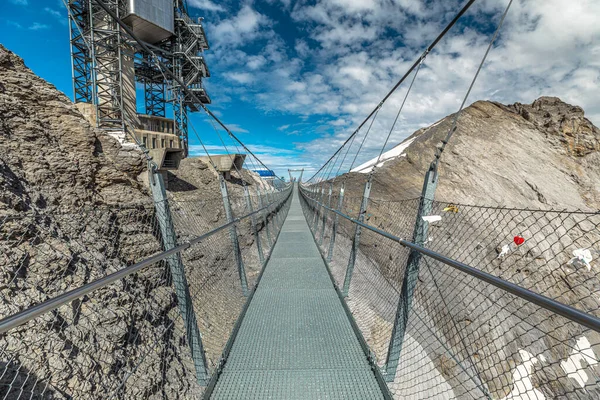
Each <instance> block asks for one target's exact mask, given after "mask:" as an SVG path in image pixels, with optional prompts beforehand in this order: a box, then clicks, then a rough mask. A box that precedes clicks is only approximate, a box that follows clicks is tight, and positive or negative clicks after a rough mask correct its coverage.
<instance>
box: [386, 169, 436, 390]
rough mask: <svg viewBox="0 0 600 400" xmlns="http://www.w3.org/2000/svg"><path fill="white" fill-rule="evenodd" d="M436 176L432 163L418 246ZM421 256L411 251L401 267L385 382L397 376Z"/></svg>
mask: <svg viewBox="0 0 600 400" xmlns="http://www.w3.org/2000/svg"><path fill="white" fill-rule="evenodd" d="M435 175H436V174H435V170H434V166H433V164H432V165H431V167H430V168H429V170H428V171H427V173H426V174H425V181H424V182H423V190H422V192H421V201H420V204H419V210H418V212H417V220H416V222H415V229H414V231H413V240H412V242H413V243H415V244H417V245H419V246H423V244H424V243H425V241H426V240H427V231H428V229H429V223H428V222H427V221H425V220H424V219H423V217H425V216H427V215H429V214H430V213H431V209H432V206H433V199H434V196H435V189H436V187H437V179H436V177H435ZM421 257H422V255H421V253H419V252H418V251H415V250H411V252H410V254H409V256H408V261H407V263H406V268H405V270H404V279H403V280H402V289H401V291H400V299H399V300H398V307H397V310H396V318H395V320H394V328H393V330H392V337H391V341H390V346H389V348H388V354H387V358H386V362H385V371H384V372H385V373H384V376H385V379H386V381H388V382H393V380H394V377H395V376H396V370H397V369H398V363H399V361H400V353H401V352H402V344H403V342H404V335H405V333H406V326H407V324H408V316H409V314H410V309H411V306H412V300H413V295H414V291H415V286H416V285H417V279H418V277H419V264H420V261H421Z"/></svg>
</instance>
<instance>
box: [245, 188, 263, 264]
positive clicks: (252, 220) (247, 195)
mask: <svg viewBox="0 0 600 400" xmlns="http://www.w3.org/2000/svg"><path fill="white" fill-rule="evenodd" d="M244 197H245V198H246V207H247V208H248V212H249V213H253V212H254V206H253V205H252V199H251V198H250V192H249V191H248V186H244ZM250 223H251V224H252V234H253V235H254V239H255V240H256V249H257V250H258V259H259V261H260V264H261V265H262V264H263V263H264V262H265V256H264V254H263V249H262V244H261V242H260V236H259V235H258V230H257V229H256V217H255V216H254V214H252V215H251V216H250Z"/></svg>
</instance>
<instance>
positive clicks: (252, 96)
mask: <svg viewBox="0 0 600 400" xmlns="http://www.w3.org/2000/svg"><path fill="white" fill-rule="evenodd" d="M463 3H464V1H458V0H427V1H416V0H312V1H309V2H306V1H292V0H263V1H241V2H239V1H220V2H216V1H214V2H213V1H210V0H188V5H189V7H190V14H191V15H192V16H193V17H199V16H202V17H204V21H205V22H204V25H205V29H206V32H207V36H208V39H209V43H210V45H211V49H210V50H209V51H208V52H206V54H205V56H206V59H207V63H208V66H209V69H210V71H211V74H212V76H211V78H209V79H207V80H206V82H205V85H206V87H207V90H208V92H209V95H210V96H211V98H212V100H213V104H212V105H211V106H210V107H211V109H212V110H213V111H214V112H215V113H216V114H217V115H218V116H219V117H220V118H221V119H222V120H223V121H224V122H225V123H226V124H227V125H228V126H230V127H231V129H232V130H233V131H234V132H235V133H236V135H238V136H239V138H240V139H241V140H242V141H244V142H245V143H247V144H248V145H249V146H250V148H251V149H252V150H253V151H254V152H255V153H256V154H257V155H259V157H260V158H261V159H263V160H264V161H265V163H267V164H268V165H270V166H273V168H274V169H276V171H277V172H278V173H279V174H280V175H281V174H284V173H285V169H286V167H287V166H291V167H294V168H300V167H305V168H307V169H308V170H313V171H314V170H315V169H317V168H318V167H319V166H320V165H321V163H322V162H323V161H324V160H326V159H327V158H328V157H329V156H330V155H331V153H332V152H333V151H335V149H336V148H337V147H338V146H339V145H340V144H341V143H342V142H343V140H344V139H345V138H346V137H347V136H348V135H349V134H350V133H351V132H352V131H353V130H354V128H355V127H356V126H357V125H358V123H359V122H360V121H361V120H362V119H363V118H364V117H365V116H366V115H367V114H368V113H369V111H370V110H371V109H372V108H373V107H375V105H376V104H377V103H378V102H379V100H380V99H381V97H382V96H383V95H384V94H385V93H386V92H387V91H388V90H389V88H391V87H392V86H393V84H394V83H395V81H396V80H397V79H398V78H399V77H400V76H401V75H402V74H403V73H404V71H405V70H406V69H407V68H408V66H409V65H410V64H412V62H413V61H414V60H415V59H416V58H417V57H418V55H419V54H420V53H421V52H422V49H423V48H424V47H426V45H427V44H428V43H429V42H430V41H431V40H432V39H433V38H434V37H435V36H436V35H437V33H438V32H439V31H440V30H441V29H442V27H443V26H444V25H445V24H446V23H447V22H448V21H449V20H450V19H451V18H452V17H453V15H454V14H455V13H456V12H457V10H458V9H459V8H460V7H461V6H462V4H463ZM506 4H507V0H480V1H478V2H477V3H476V6H474V7H473V8H472V9H471V10H470V11H469V12H468V14H467V15H466V16H465V18H463V19H462V20H461V22H460V24H459V25H458V26H456V27H455V28H454V29H453V30H452V31H451V32H450V34H449V35H448V37H447V38H446V39H444V40H443V41H442V42H441V43H440V45H439V46H438V48H437V50H436V51H434V52H433V53H432V54H430V55H429V56H428V58H427V60H426V61H425V64H424V67H423V69H422V71H421V72H420V73H419V77H418V79H417V81H416V83H415V86H414V88H413V91H412V92H411V95H410V97H409V99H408V101H407V104H406V106H405V109H404V111H403V114H402V115H401V118H400V121H399V123H398V124H397V125H396V127H395V129H394V132H393V134H392V138H391V140H390V144H389V145H388V147H387V148H390V147H392V146H394V145H395V144H397V143H399V142H400V141H401V140H403V139H404V138H405V137H406V136H408V135H410V134H411V133H412V132H414V131H415V130H416V129H418V128H420V127H423V126H427V125H429V124H431V123H434V122H435V121H437V120H438V119H440V118H442V117H444V116H446V115H447V114H450V113H452V112H454V111H456V110H457V108H458V106H459V104H460V101H461V100H462V97H463V96H464V93H465V91H466V89H467V87H468V84H469V81H470V79H471V77H472V75H473V73H474V71H475V68H476V66H477V63H478V62H479V60H480V59H481V57H482V55H483V53H484V51H485V47H486V46H487V43H488V41H489V35H490V33H491V32H492V31H493V29H494V28H495V24H496V23H497V21H498V18H499V15H500V13H501V12H502V10H503V9H504V7H505V6H506ZM598 15H600V2H598V1H594V0H580V1H577V2H572V1H569V0H544V1H542V0H538V1H532V0H530V1H523V0H515V3H514V4H513V7H512V9H511V11H510V14H509V16H508V19H507V21H506V24H505V27H504V29H503V31H502V35H501V36H500V38H499V40H498V42H497V46H496V47H495V48H494V50H493V51H492V53H491V55H490V57H489V62H488V63H487V65H486V67H485V69H484V71H483V73H482V74H481V77H480V78H479V81H478V83H477V85H476V87H475V90H474V91H473V93H472V95H471V97H470V99H469V100H470V101H469V103H471V102H473V101H475V100H479V99H491V100H496V101H500V102H504V103H512V102H515V101H519V102H523V103H530V102H532V101H533V100H534V99H535V98H537V97H539V96H541V95H554V96H559V97H561V98H562V99H563V100H565V101H568V102H570V103H572V104H577V105H580V106H582V107H584V109H585V110H586V113H587V115H588V117H589V118H590V119H591V120H592V121H593V122H595V123H596V124H598V123H600V105H599V104H598V102H597V89H598V83H600V57H599V55H600V24H598V23H597V16H598ZM68 35H69V34H68V27H67V23H66V11H65V8H64V5H63V3H62V0H45V1H43V0H2V1H1V3H0V43H2V44H4V45H5V46H6V47H8V48H9V49H11V50H13V51H15V52H16V53H17V54H19V55H20V56H21V57H23V58H24V60H25V62H26V64H27V65H28V66H29V67H30V68H31V69H32V70H33V71H35V72H36V73H37V74H38V75H40V76H42V77H43V78H45V79H47V80H48V81H50V82H52V83H53V84H54V85H56V87H57V88H58V89H59V90H61V91H63V92H65V93H66V94H67V95H68V96H70V97H72V86H71V68H70V58H69V44H68V40H69V36H68ZM404 90H405V89H404V88H400V90H399V91H398V92H397V93H396V94H395V95H394V96H393V97H392V98H391V99H390V101H389V102H388V103H386V105H385V106H384V108H383V109H382V110H381V112H380V114H379V116H378V119H377V121H376V122H375V124H374V126H373V132H372V140H369V143H367V146H366V148H365V150H364V151H363V152H362V153H361V157H360V158H359V161H364V160H367V159H369V158H371V157H373V156H374V155H376V154H377V153H378V150H379V148H380V146H381V144H382V143H383V140H384V138H385V136H386V135H387V132H388V131H389V129H390V126H391V122H392V119H393V117H394V116H395V113H396V111H397V109H398V106H399V104H400V103H401V101H402V98H403V95H404ZM192 122H193V124H194V126H195V128H196V130H197V131H198V133H199V134H200V136H201V137H202V139H203V140H204V141H205V143H207V144H208V145H209V148H210V149H211V150H213V151H218V150H220V148H221V145H220V142H219V140H218V138H217V136H216V135H215V133H214V130H213V128H212V126H211V125H210V124H208V123H207V121H206V119H205V117H204V116H202V115H194V116H193V118H192ZM190 140H191V144H192V146H194V147H193V150H195V151H197V152H198V151H199V148H198V146H197V145H198V143H197V140H196V139H195V138H194V135H193V134H192V133H191V139H190ZM227 143H228V144H230V143H231V142H227ZM232 149H233V147H232Z"/></svg>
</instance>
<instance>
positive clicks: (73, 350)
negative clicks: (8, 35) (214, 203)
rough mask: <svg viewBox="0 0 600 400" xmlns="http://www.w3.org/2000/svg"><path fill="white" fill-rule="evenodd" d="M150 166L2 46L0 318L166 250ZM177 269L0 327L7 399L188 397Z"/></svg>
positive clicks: (1, 383) (1, 377) (1, 378)
mask: <svg viewBox="0 0 600 400" xmlns="http://www.w3.org/2000/svg"><path fill="white" fill-rule="evenodd" d="M144 168H145V161H144V158H143V157H142V154H141V152H139V151H136V150H126V149H123V148H122V147H121V146H120V145H119V144H118V142H116V141H115V140H114V139H112V138H111V137H109V136H107V135H103V134H102V133H101V132H99V131H97V130H95V129H94V128H92V127H91V126H90V125H89V124H88V123H87V122H86V119H85V118H84V117H83V115H81V113H80V112H79V111H78V110H77V108H76V107H75V106H74V105H73V104H72V103H71V102H70V101H69V99H68V98H67V97H66V96H65V95H63V94H62V93H60V92H58V91H57V90H56V89H55V88H54V87H53V86H52V85H50V84H48V83H47V82H45V81H44V80H42V79H40V78H39V77H37V76H35V75H34V74H33V73H32V72H31V71H30V70H29V69H28V68H27V67H26V66H25V65H24V63H23V61H22V60H21V59H20V58H19V57H17V56H16V55H15V54H13V53H11V52H10V51H8V50H7V49H5V48H4V47H2V46H0V254H2V256H0V257H1V258H2V268H1V269H0V317H6V316H8V315H11V314H13V313H15V312H17V311H20V310H23V309H25V308H27V307H28V306H30V305H33V304H36V303H39V302H41V301H44V300H46V299H49V298H52V297H55V296H57V295H58V294H61V293H64V292H65V291H68V290H70V289H74V288H76V287H79V286H81V285H83V284H85V283H87V282H90V281H92V280H94V279H98V278H100V277H103V276H105V275H107V274H109V273H111V272H114V271H116V270H117V269H120V268H123V266H125V265H129V264H132V263H134V262H136V261H139V260H141V259H143V258H146V257H148V256H150V255H152V254H154V253H156V252H158V251H160V249H161V244H160V243H161V241H160V237H159V233H158V229H157V225H156V219H155V216H154V207H153V205H152V201H151V199H150V198H149V196H148V192H147V190H146V189H145V188H144V187H143V186H142V185H141V184H140V183H138V182H137V181H136V177H137V176H138V175H139V174H140V173H141V172H142V171H143V169H144ZM170 279H171V278H170V276H169V274H168V272H167V270H166V269H165V265H163V264H162V263H159V264H156V265H154V266H151V267H149V268H147V269H145V270H144V271H142V272H140V273H138V274H136V275H135V276H131V277H129V278H127V279H125V280H121V281H118V282H116V283H115V284H113V285H109V286H107V287H105V288H103V289H100V290H98V291H97V292H95V293H94V297H93V298H91V297H87V296H86V297H83V298H81V299H79V300H76V301H74V302H73V303H71V304H69V305H67V306H62V307H60V308H58V309H57V310H56V311H54V312H52V313H48V314H44V315H43V316H41V317H39V318H37V319H34V320H33V321H31V322H29V323H27V324H26V325H24V326H22V327H20V328H17V329H15V330H13V331H11V332H10V334H8V335H6V336H2V335H0V349H2V350H0V354H1V355H0V393H2V396H0V397H4V395H5V394H6V393H9V395H8V397H7V398H18V397H19V396H23V397H27V398H29V397H30V396H31V397H32V398H95V397H99V396H101V395H109V394H110V393H114V394H116V395H117V396H119V397H122V398H151V397H152V396H160V395H161V391H162V393H163V394H164V393H165V392H169V391H173V392H174V393H175V395H173V397H177V396H179V397H186V396H191V395H192V393H193V391H194V390H197V389H195V387H194V386H193V383H194V380H195V378H194V377H193V365H192V367H191V371H192V375H190V372H189V371H190V367H189V364H190V361H189V360H188V358H189V356H188V354H189V351H188V349H187V345H186V344H185V340H184V339H183V338H184V330H182V328H181V323H180V320H179V312H178V309H177V306H176V302H175V301H174V299H173V294H172V289H171V280H170ZM186 357H187V358H186ZM136 364H140V366H139V368H140V369H141V370H142V371H143V374H141V375H139V376H136V377H135V378H134V379H125V378H127V377H128V376H129V375H128V374H131V373H133V372H134V371H133V370H132V368H134V367H135V366H136ZM121 382H123V385H122V386H121V387H119V384H120V383H121ZM19 393H21V394H19Z"/></svg>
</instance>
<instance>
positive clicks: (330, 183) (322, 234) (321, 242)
mask: <svg viewBox="0 0 600 400" xmlns="http://www.w3.org/2000/svg"><path fill="white" fill-rule="evenodd" d="M332 191H333V182H329V195H328V197H327V208H331V192H332ZM328 214H329V212H328V211H326V210H323V225H321V236H320V237H319V246H321V245H322V244H323V238H324V237H325V224H326V222H327V215H328Z"/></svg>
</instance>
